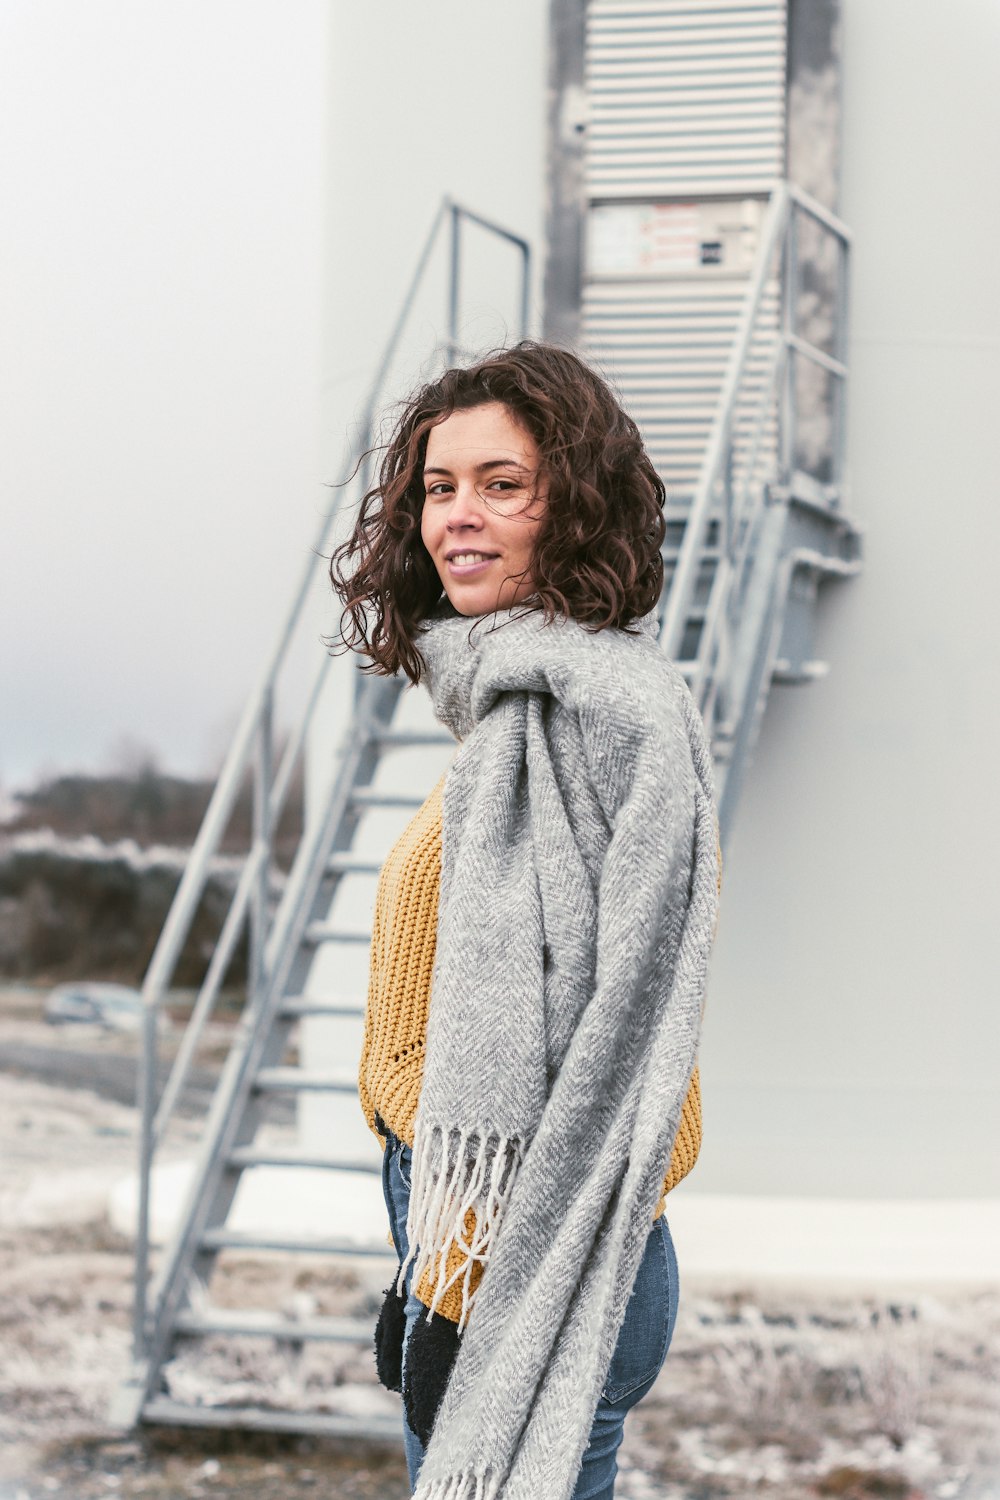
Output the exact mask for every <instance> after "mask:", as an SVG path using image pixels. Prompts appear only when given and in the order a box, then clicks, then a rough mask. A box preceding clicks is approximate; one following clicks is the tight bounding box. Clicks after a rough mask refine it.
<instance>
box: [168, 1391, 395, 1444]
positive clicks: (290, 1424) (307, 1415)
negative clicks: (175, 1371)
mask: <svg viewBox="0 0 1000 1500" xmlns="http://www.w3.org/2000/svg"><path fill="white" fill-rule="evenodd" d="M141 1420H142V1421H143V1422H156V1423H158V1424H160V1425H161V1426H164V1427H228V1428H233V1429H235V1430H236V1431H244V1432H311V1433H316V1434H317V1435H318V1436H320V1437H357V1438H376V1439H378V1440H380V1441H382V1440H385V1441H389V1442H395V1443H401V1442H402V1427H401V1425H400V1421H399V1418H398V1417H389V1416H385V1417H382V1416H377V1415H376V1414H375V1413H374V1412H373V1413H372V1414H371V1415H370V1416H367V1417H348V1416H337V1415H335V1414H334V1413H333V1412H324V1411H280V1410H277V1409H275V1410H272V1409H271V1408H270V1407H266V1406H193V1405H188V1404H187V1403H186V1402H184V1401H172V1400H171V1399H170V1398H169V1397H168V1396H154V1397H153V1399H152V1400H151V1401H147V1402H146V1404H145V1405H144V1406H143V1408H142V1412H141Z"/></svg>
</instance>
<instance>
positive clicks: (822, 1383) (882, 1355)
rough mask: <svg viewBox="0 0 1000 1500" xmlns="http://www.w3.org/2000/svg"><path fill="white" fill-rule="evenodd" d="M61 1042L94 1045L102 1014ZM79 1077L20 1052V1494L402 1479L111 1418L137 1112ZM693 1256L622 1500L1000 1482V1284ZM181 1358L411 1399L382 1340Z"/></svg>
mask: <svg viewBox="0 0 1000 1500" xmlns="http://www.w3.org/2000/svg"><path fill="white" fill-rule="evenodd" d="M33 1006H34V1007H35V1009H34V1010H33V1009H32V1007H33ZM0 1008H2V1012H0V1053H2V1046H3V1043H4V1042H5V1041H9V1042H13V1041H14V1040H15V1039H19V1041H20V1042H21V1043H22V1044H24V1045H29V1044H31V1045H36V1044H37V1045H42V1044H43V1042H42V1040H41V1039H40V1037H39V1036H38V1035H36V1034H35V1027H36V1021H37V1003H36V1001H35V1000H33V999H32V998H31V997H30V996H29V997H21V999H20V1000H19V1001H18V1002H17V1004H14V1003H13V1002H11V1001H10V1000H9V998H8V1002H7V1004H6V1006H4V1005H3V998H2V997H0ZM15 1034H16V1037H15ZM91 1040H92V1044H93V1046H94V1047H95V1048H98V1049H100V1048H105V1049H110V1050H111V1051H114V1050H115V1048H118V1049H122V1048H123V1047H124V1049H125V1050H126V1051H127V1050H128V1047H127V1044H123V1043H122V1042H121V1040H120V1039H112V1040H110V1041H109V1040H107V1039H104V1040H102V1039H100V1038H94V1039H91ZM49 1042H51V1033H50V1034H49V1040H48V1041H46V1042H45V1045H48V1044H49ZM53 1045H56V1046H65V1047H66V1048H67V1050H81V1049H82V1047H83V1043H82V1040H81V1038H80V1037H79V1036H76V1038H75V1039H74V1040H73V1043H72V1047H71V1046H70V1042H69V1041H65V1042H63V1041H56V1042H54V1043H53ZM71 1082H72V1079H67V1077H66V1075H65V1070H63V1072H62V1073H61V1074H60V1081H59V1084H58V1086H57V1085H54V1084H51V1083H46V1082H44V1081H41V1080H39V1079H36V1078H28V1077H23V1076H17V1075H16V1074H11V1073H4V1074H2V1075H0V1163H2V1175H0V1500H43V1497H56V1500H60V1497H65V1500H90V1497H98V1496H100V1497H108V1496H110V1495H115V1494H120V1495H122V1496H133V1495H135V1496H140V1495H142V1496H149V1497H153V1500H173V1497H175V1496H177V1497H180V1496H182V1495H183V1496H185V1497H195V1500H199V1497H205V1500H237V1497H242V1496H243V1495H244V1494H245V1493H247V1492H248V1491H251V1490H252V1492H253V1494H254V1497H255V1500H296V1497H298V1496H300V1495H302V1496H305V1495H315V1494H320V1493H322V1494H323V1496H324V1497H334V1500H360V1497H376V1496H377V1497H380V1500H397V1497H398V1500H403V1497H405V1496H406V1495H407V1494H408V1487H407V1484H406V1474H405V1465H404V1463H403V1456H402V1449H401V1446H397V1445H395V1444H383V1445H377V1444H374V1445H362V1444H358V1443H356V1442H350V1443H348V1442H346V1441H343V1440H340V1441H337V1440H330V1439H326V1440H318V1439H313V1438H297V1437H274V1436H268V1435H259V1434H258V1435H250V1434H245V1433H242V1434H241V1433H219V1432H214V1431H205V1432H201V1431H196V1430H170V1431H167V1430H142V1431H140V1432H139V1433H137V1434H136V1433H130V1434H124V1435H123V1434H122V1433H120V1432H116V1431H114V1430H113V1429H112V1428H111V1427H110V1426H109V1424H108V1419H107V1412H108V1404H109V1401H110V1398H111V1395H112V1393H113V1391H114V1389H115V1387H116V1385H117V1383H118V1381H119V1379H120V1378H121V1375H122V1373H123V1371H124V1370H125V1368H126V1365H127V1359H128V1323H129V1312H130V1300H131V1285H130V1275H131V1258H130V1250H131V1247H130V1245H129V1243H128V1242H127V1241H126V1240H125V1239H123V1238H120V1237H118V1236H116V1235H115V1234H114V1233H113V1232H112V1231H111V1230H110V1229H109V1228H108V1224H107V1218H106V1213H105V1206H106V1202H107V1193H108V1189H109V1187H110V1186H111V1184H112V1183H113V1182H115V1181H116V1180H118V1179H119V1178H120V1177H121V1176H123V1175H124V1174H126V1173H127V1172H129V1171H131V1170H132V1168H133V1166H134V1160H135V1145H134V1141H135V1126H136V1119H135V1113H134V1111H133V1110H132V1109H131V1108H130V1107H128V1106H127V1105H124V1104H121V1103H118V1102H115V1101H114V1100H113V1099H112V1100H107V1099H101V1098H99V1097H98V1096H97V1095H96V1094H94V1093H92V1092H90V1091H88V1090H87V1089H81V1088H75V1087H68V1086H67V1083H71ZM194 1131H195V1126H194V1123H193V1122H191V1121H186V1122H185V1121H182V1122H181V1123H180V1125H179V1126H178V1128H177V1132H176V1134H175V1136H174V1137H173V1138H172V1139H171V1142H170V1150H171V1151H172V1152H174V1153H176V1154H178V1155H183V1154H185V1153H186V1152H188V1153H189V1152H190V1149H191V1145H192V1142H193V1139H194ZM681 1275H682V1285H681V1293H682V1295H681V1304H680V1310H679V1314H678V1320H677V1325H676V1329H675V1333H674V1341H673V1345H672V1347H671V1351H670V1355H669V1357H668V1359H667V1362H666V1365H665V1367H664V1371H663V1374H662V1376H661V1378H660V1380H659V1382H658V1383H657V1386H656V1388H655V1390H654V1391H653V1392H652V1393H651V1394H650V1396H648V1397H647V1398H646V1400H645V1401H644V1402H643V1403H642V1404H641V1406H640V1407H639V1408H637V1410H636V1411H635V1412H634V1413H633V1414H632V1415H631V1416H630V1418H629V1420H628V1422H627V1423H626V1437H625V1443H624V1447H623V1453H622V1464H621V1475H620V1478H619V1481H618V1486H617V1491H616V1493H617V1495H618V1497H619V1500H722V1497H730V1496H732V1497H743V1496H746V1495H750V1494H753V1495H757V1496H763V1497H767V1500H805V1497H812V1496H833V1497H840V1500H865V1497H869V1496H873V1497H874V1496H882V1497H898V1500H923V1497H930V1496H936V1497H941V1500H1000V1286H998V1287H994V1288H992V1289H984V1290H981V1291H979V1292H974V1291H969V1292H966V1293H949V1294H948V1295H942V1294H939V1293H936V1292H935V1293H933V1294H932V1293H930V1292H928V1293H926V1294H921V1295H916V1296H914V1295H911V1294H908V1295H907V1296H906V1298H903V1299H900V1300H899V1301H898V1302H887V1301H886V1300H885V1298H884V1297H875V1296H871V1297H863V1296H854V1297H851V1296H847V1295H845V1294H843V1293H841V1294H836V1295H835V1294H832V1293H829V1294H825V1293H822V1292H819V1291H817V1292H814V1293H807V1292H805V1291H803V1290H802V1288H791V1287H790V1288H784V1289H783V1288H781V1287H779V1286H771V1285H768V1286H767V1287H764V1286H754V1285H749V1284H742V1283H741V1284H738V1285H737V1284H733V1285H732V1286H725V1287H722V1286H720V1285H719V1284H717V1283H713V1284H712V1285H710V1286H709V1285H698V1284H697V1283H696V1281H695V1278H693V1277H689V1278H687V1279H686V1280H685V1278H684V1272H683V1256H682V1266H681ZM369 1282H370V1278H369ZM211 1293H212V1298H213V1301H215V1302H217V1303H220V1304H223V1305H227V1304H228V1305H237V1304H238V1303H239V1302H240V1301H241V1300H243V1299H246V1300H248V1301H249V1302H251V1303H254V1304H256V1305H262V1304H263V1301H264V1299H265V1298H268V1299H270V1301H271V1303H272V1304H274V1305H279V1306H285V1307H288V1306H294V1305H298V1304H299V1303H301V1302H302V1300H303V1299H305V1300H306V1301H307V1302H308V1304H309V1305H310V1307H314V1308H316V1309H317V1310H319V1311H322V1312H336V1313H344V1314H348V1315H350V1314H353V1315H358V1314H359V1313H363V1312H369V1311H371V1310H372V1307H373V1300H372V1289H371V1285H370V1284H368V1285H366V1284H364V1283H363V1282H362V1281H361V1280H359V1279H358V1278H357V1277H356V1276H355V1275H354V1274H353V1273H352V1272H351V1271H350V1270H349V1269H346V1270H345V1269H344V1268H343V1267H339V1266H330V1265H323V1264H321V1263H317V1261H316V1259H315V1258H312V1261H311V1263H308V1264H305V1265H303V1263H302V1262H295V1261H292V1260H291V1259H278V1258H275V1257H270V1258H266V1259H265V1258H262V1257H261V1258H251V1257H247V1256H241V1257H233V1256H227V1257H224V1258H222V1259H221V1260H220V1263H219V1268H218V1271H217V1274H216V1276H215V1277H214V1278H213V1282H212V1287H211ZM171 1379H172V1381H173V1382H174V1383H175V1384H176V1385H177V1387H178V1388H181V1387H183V1386H184V1385H185V1383H186V1384H187V1386H188V1388H190V1389H198V1388H199V1387H201V1388H207V1387H213V1388H215V1389H218V1388H220V1387H229V1388H230V1389H233V1390H237V1389H238V1390H239V1391H240V1392H241V1394H242V1396H243V1399H247V1400H253V1401H255V1402H260V1401H266V1400H267V1399H268V1395H269V1393H270V1394H273V1392H274V1390H275V1388H276V1386H282V1385H284V1386H285V1387H286V1388H287V1387H288V1386H289V1385H290V1386H291V1387H292V1388H294V1389H296V1390H297V1391H298V1392H299V1393H300V1395H301V1400H302V1402H303V1404H304V1405H312V1406H317V1407H320V1406H323V1405H324V1404H325V1403H326V1402H327V1400H328V1397H329V1393H330V1391H331V1389H334V1388H336V1389H338V1390H340V1391H341V1392H342V1393H344V1394H345V1395H346V1394H347V1393H348V1392H354V1391H356V1392H357V1393H358V1395H359V1396H364V1394H365V1393H366V1392H367V1398H366V1399H370V1400H372V1401H375V1402H377V1401H379V1400H382V1399H384V1400H386V1401H390V1402H392V1401H394V1400H395V1398H392V1397H388V1396H387V1394H386V1393H383V1392H381V1391H380V1390H379V1389H378V1388H377V1387H374V1386H373V1385H372V1380H373V1372H372V1370H371V1366H370V1361H369V1358H368V1356H367V1354H366V1353H365V1352H364V1351H362V1352H361V1353H356V1352H354V1353H352V1352H351V1351H349V1350H345V1351H342V1352H341V1353H340V1354H339V1355H338V1354H337V1353H336V1352H334V1353H331V1351H330V1350H329V1349H328V1348H324V1347H323V1346H317V1345H307V1346H305V1347H304V1348H303V1349H302V1350H301V1351H300V1352H299V1353H297V1354H295V1355H289V1353H288V1352H287V1351H283V1350H278V1349H276V1348H275V1347H274V1346H273V1345H272V1344H271V1342H270V1341H269V1340H257V1341H255V1342H254V1343H253V1344H251V1345H250V1346H249V1347H248V1345H247V1343H246V1341H244V1342H243V1343H242V1344H241V1346H240V1347H239V1348H237V1347H235V1346H234V1345H230V1344H227V1343H226V1341H224V1340H213V1341H212V1342H211V1345H209V1346H207V1347H206V1348H205V1349H204V1350H203V1351H202V1352H201V1353H199V1354H194V1353H192V1354H186V1355H184V1356H183V1357H182V1358H181V1359H179V1360H178V1361H176V1362H175V1365H174V1367H173V1369H172V1371H171ZM539 1500H544V1497H539Z"/></svg>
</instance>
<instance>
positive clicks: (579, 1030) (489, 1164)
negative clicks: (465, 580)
mask: <svg viewBox="0 0 1000 1500" xmlns="http://www.w3.org/2000/svg"><path fill="white" fill-rule="evenodd" d="M470 637H471V638H470ZM417 644H418V647H419V650H420V652H421V654H422V656H423V657H424V660H425V661H426V663H427V669H428V680H429V685H430V690H431V696H432V699H433V703H434V709H435V712H436V714H437V716H438V718H439V719H440V720H441V721H442V722H443V723H444V724H446V725H447V726H448V727H449V728H450V729H451V730H452V732H453V733H454V734H455V735H456V737H457V738H458V739H460V740H461V742H462V743H461V744H460V746H459V748H458V750H457V752H456V754H455V757H454V760H453V761H452V763H451V765H450V766H449V769H448V774H447V778H446V781H445V788H444V806H443V825H442V867H441V888H440V903H439V918H438V937H437V950H436V956H435V965H434V974H433V980H432V987H431V1001H430V1014H429V1021H428V1030H427V1040H426V1056H425V1063H424V1074H423V1085H422V1089H421V1095H420V1102H419V1107H418V1110H417V1115H416V1122H415V1136H414V1148H413V1169H412V1182H411V1196H410V1213H409V1219H408V1223H407V1233H408V1239H409V1243H410V1246H411V1247H412V1248H411V1256H410V1259H408V1261H407V1262H406V1264H407V1265H408V1264H409V1263H410V1260H412V1264H413V1278H414V1285H415V1284H416V1281H417V1279H419V1277H420V1276H421V1275H422V1274H423V1273H424V1272H425V1271H430V1273H431V1275H432V1277H433V1278H434V1283H435V1287H436V1291H435V1303H436V1301H437V1298H438V1297H439V1296H440V1295H441V1294H442V1293H443V1292H444V1290H445V1287H446V1285H447V1284H450V1282H449V1279H448V1278H449V1274H450V1276H451V1280H452V1281H454V1280H456V1279H458V1280H459V1281H460V1283H461V1285H462V1290H463V1308H462V1318H461V1321H460V1324H459V1327H460V1328H461V1329H464V1333H463V1337H462V1340H461V1346H460V1348H459V1351H458V1356H457V1359H456V1362H455V1366H454V1369H453V1371H452V1375H451V1378H450V1380H449V1382H448V1386H447V1389H446V1391H445V1394H444V1398H443V1400H442V1403H441V1407H440V1409H439V1411H438V1414H437V1419H436V1422H435V1425H434V1430H433V1434H432V1436H431V1440H430V1444H429V1447H428V1449H427V1453H426V1458H425V1460H424V1464H423V1467H422V1469H421V1473H420V1479H419V1483H418V1487H417V1489H416V1492H415V1493H416V1500H496V1497H503V1500H568V1497H569V1496H570V1495H571V1494H572V1490H573V1486H574V1484H575V1480H576V1475H577V1472H578V1469H579V1465H580V1462H581V1459H582V1457H583V1452H584V1449H585V1448H586V1444H587V1439H588V1435H589V1431H590V1427H591V1423H592V1421H593V1415H594V1411H595V1410H596V1407H597V1402H598V1399H599V1397H600V1392H601V1389H602V1387H603V1385H604V1382H605V1380H606V1378H607V1371H608V1367H609V1365H610V1362H611V1355H612V1352H613V1350H614V1346H615V1342H616V1339H617V1336H618V1331H619V1328H620V1326H621V1323H622V1320H623V1318H624V1316H625V1307H626V1303H627V1302H628V1298H629V1294H630V1292H631V1289H632V1286H633V1283H634V1281H635V1277H636V1273H637V1271H638V1267H639V1261H640V1259H641V1257H642V1252H643V1249H644V1246H645V1244H646V1238H647V1235H648V1234H649V1230H650V1227H651V1224H652V1218H653V1211H654V1209H655V1206H656V1203H657V1200H658V1198H659V1195H660V1192H661V1189H662V1185H663V1178H664V1175H665V1173H666V1170H667V1167H668V1164H669V1161H670V1156H671V1151H672V1147H673V1142H674V1136H675V1134H676V1131H677V1126H678V1123H679V1120H680V1114H681V1107H682V1105H683V1101H684V1096H685V1094H686V1092H687V1088H688V1083H689V1080H690V1076H691V1072H692V1069H693V1067H694V1064H695V1060H696V1052H697V1047H698V1040H699V1035H700V1029H701V1018H702V1011H703V1006H704V994H705V983H706V972H707V966H708V959H709V953H710V950H711V946H712V942H713V938H714V935H715V924H716V910H717V904H718V890H717V850H716V841H717V819H716V811H715V801H714V794H713V782H712V763H711V757H710V754H709V748H708V744H707V740H706V735H705V730H704V726H703V724H702V720H701V716H700V715H699V713H698V710H697V708H696V706H695V704H694V702H693V700H692V698H691V694H690V692H689V690H688V687H687V684H686V683H685V681H684V679H683V677H682V676H681V674H680V672H679V671H678V670H677V668H676V667H675V666H674V665H673V664H672V663H671V662H670V661H669V660H668V659H667V658H666V657H665V656H664V654H663V652H662V651H661V649H660V647H659V644H658V641H657V638H656V623H655V619H654V617H653V616H652V615H650V616H647V617H646V618H645V619H644V620H642V621H641V622H638V633H636V634H632V633H630V632H628V631H624V630H617V629H605V630H601V631H598V632H594V631H591V630H588V629H587V628H586V627H585V626H583V625H581V624H579V623H578V622H576V621H574V620H572V619H567V618H557V619H556V620H555V621H554V622H550V623H549V624H545V623H544V618H543V616H542V614H541V612H540V610H537V609H530V610H528V611H526V610H525V609H524V606H518V608H517V609H515V610H501V611H499V612H497V613H496V614H491V615H484V616H481V617H479V618H478V619H476V620H472V619H470V618H468V617H465V616H461V615H458V614H456V613H455V611H454V610H453V609H452V608H451V606H450V605H448V604H447V602H446V601H443V602H442V604H441V605H439V606H438V608H437V610H436V611H435V613H434V615H433V616H432V618H431V619H430V620H429V621H428V622H427V623H426V625H425V626H424V627H423V629H422V631H421V634H420V636H419V638H418V643H417ZM469 1209H472V1210H473V1211H474V1214H475V1223H476V1233H475V1234H474V1235H473V1236H472V1243H469V1241H468V1240H467V1239H466V1238H465V1236H466V1233H467V1230H466V1214H467V1211H468V1210H469ZM456 1248H457V1250H458V1251H459V1252H460V1253H459V1255H458V1260H459V1262H460V1268H459V1270H458V1271H457V1272H455V1271H454V1262H455V1259H456ZM449 1250H451V1251H452V1270H451V1272H450V1273H449V1270H448V1265H447V1257H448V1252H449ZM477 1261H478V1262H480V1263H481V1264H482V1265H483V1267H484V1271H483V1277H482V1281H481V1283H480V1285H479V1286H478V1288H477V1289H476V1290H475V1291H474V1292H473V1291H472V1289H471V1286H470V1280H469V1277H470V1274H471V1270H472V1267H473V1265H474V1264H475V1263H476V1262H477ZM405 1268H406V1267H405V1265H404V1267H403V1268H402V1269H403V1270H405ZM400 1280H402V1276H400ZM470 1314H471V1316H470Z"/></svg>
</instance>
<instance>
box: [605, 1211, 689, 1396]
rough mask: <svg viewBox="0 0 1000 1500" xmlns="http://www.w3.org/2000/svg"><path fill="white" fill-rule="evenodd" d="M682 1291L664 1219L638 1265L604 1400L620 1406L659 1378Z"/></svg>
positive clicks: (675, 1257)
mask: <svg viewBox="0 0 1000 1500" xmlns="http://www.w3.org/2000/svg"><path fill="white" fill-rule="evenodd" d="M677 1292H678V1280H677V1256H676V1253H675V1251H674V1243H673V1240H672V1239H671V1237H670V1230H669V1228H668V1227H667V1222H666V1216H665V1215H661V1217H660V1218H659V1219H658V1220H657V1222H656V1223H655V1224H654V1225H653V1228H652V1230H651V1231H650V1234H649V1238H648V1239H647V1241H646V1249H645V1251H644V1252H643V1257H642V1260H641V1261H640V1262H639V1270H638V1273H637V1275H636V1278H635V1285H634V1286H633V1288H632V1295H631V1297H630V1298H629V1302H628V1306H627V1308H626V1309H625V1320H624V1322H623V1323H622V1326H621V1330H620V1332H619V1334H618V1342H617V1344H616V1345H615V1352H614V1354H613V1355H612V1356H611V1365H610V1368H609V1370H608V1378H607V1380H606V1381H605V1384H604V1390H603V1392H602V1393H601V1394H602V1400H604V1401H608V1402H611V1403H612V1404H617V1403H618V1402H620V1401H624V1400H625V1398H626V1397H627V1396H631V1395H633V1394H634V1393H635V1392H636V1391H637V1390H639V1388H640V1386H648V1385H650V1384H651V1383H652V1382H653V1381H654V1380H655V1379H656V1376H657V1375H658V1374H659V1373H660V1370H661V1368H662V1366H663V1362H664V1360H665V1359H666V1357H667V1350H668V1349H669V1347H670V1339H671V1337H672V1335H673V1331H674V1322H675V1320H676V1317H677ZM643 1394H645V1392H643Z"/></svg>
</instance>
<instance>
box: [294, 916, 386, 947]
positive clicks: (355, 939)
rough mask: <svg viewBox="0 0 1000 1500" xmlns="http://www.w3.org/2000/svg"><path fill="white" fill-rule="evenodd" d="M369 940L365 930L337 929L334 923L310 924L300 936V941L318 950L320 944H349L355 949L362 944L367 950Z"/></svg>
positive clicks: (369, 935)
mask: <svg viewBox="0 0 1000 1500" xmlns="http://www.w3.org/2000/svg"><path fill="white" fill-rule="evenodd" d="M371 940H372V935H371V932H370V931H369V930H368V929H367V928H365V927H338V926H337V925H336V923H335V922H310V924H309V926H308V927H307V928H306V930H305V932H304V933H303V934H302V941H303V942H304V943H305V944H306V945H307V947H310V948H318V947H319V945H320V943H350V944H352V945H353V946H355V947H357V946H358V945H360V944H363V945H364V946H365V947H366V948H367V946H368V944H369V943H370V942H371Z"/></svg>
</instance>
